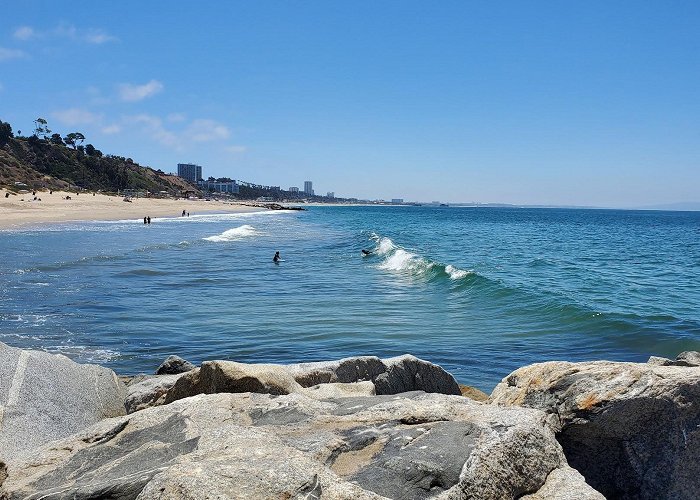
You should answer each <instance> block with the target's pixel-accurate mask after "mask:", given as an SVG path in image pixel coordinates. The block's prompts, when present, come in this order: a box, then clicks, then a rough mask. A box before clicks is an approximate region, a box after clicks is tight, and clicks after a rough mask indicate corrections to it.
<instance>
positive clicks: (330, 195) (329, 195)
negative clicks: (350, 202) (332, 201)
mask: <svg viewBox="0 0 700 500" xmlns="http://www.w3.org/2000/svg"><path fill="white" fill-rule="evenodd" d="M326 198H335V193H334V192H333V191H328V192H327V193H326Z"/></svg>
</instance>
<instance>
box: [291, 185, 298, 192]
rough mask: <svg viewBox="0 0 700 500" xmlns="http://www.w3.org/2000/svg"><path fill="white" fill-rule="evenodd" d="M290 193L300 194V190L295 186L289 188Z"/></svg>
mask: <svg viewBox="0 0 700 500" xmlns="http://www.w3.org/2000/svg"><path fill="white" fill-rule="evenodd" d="M289 192H290V193H298V192H299V188H298V187H295V186H292V187H290V188H289Z"/></svg>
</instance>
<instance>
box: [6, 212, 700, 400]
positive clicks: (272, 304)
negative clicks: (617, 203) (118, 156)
mask: <svg viewBox="0 0 700 500" xmlns="http://www.w3.org/2000/svg"><path fill="white" fill-rule="evenodd" d="M363 248H365V249H372V250H373V252H374V253H373V254H372V255H370V256H368V257H363V256H362V255H361V252H360V250H361V249H363ZM276 250H279V251H280V253H281V255H282V258H283V259H284V260H283V262H281V263H280V264H278V265H275V264H274V263H273V262H272V256H273V255H274V252H275V251H276ZM0 255H1V256H2V259H1V260H2V262H0V276H1V277H2V284H3V286H2V289H1V290H0V341H2V342H5V343H7V344H10V345H14V346H19V347H31V348H39V349H45V350H48V351H51V352H60V353H63V354H66V355H67V356H69V357H72V358H74V359H76V360H78V361H81V362H97V363H100V364H104V365H106V366H110V367H112V368H113V369H115V370H116V371H117V372H119V373H123V374H128V373H137V372H151V371H153V370H154V369H155V368H156V367H157V366H158V364H159V363H160V362H161V361H162V360H163V358H165V357H166V356H167V355H169V354H173V353H174V354H178V355H180V356H182V357H185V358H187V359H189V360H191V361H193V362H200V361H202V360H206V359H232V360H237V361H242V362H276V363H288V362H298V361H314V360H324V359H337V358H341V357H346V356H353V355H362V354H371V355H377V356H382V357H384V356H392V355H397V354H403V353H406V352H408V353H412V354H414V355H416V356H419V357H421V358H424V359H427V360H429V361H432V362H435V363H438V364H440V365H442V366H443V367H445V368H446V369H447V370H449V371H451V372H452V373H453V374H454V375H455V376H456V377H457V378H458V380H459V381H460V382H463V383H468V384H471V385H475V386H477V387H479V388H482V389H484V390H490V389H491V388H492V387H493V386H494V385H495V384H496V383H497V382H498V381H499V380H500V379H501V378H503V377H505V376H506V375H507V374H508V373H509V372H510V371H512V370H514V369H515V368H517V367H519V366H522V365H525V364H528V363H533V362H539V361H545V360H552V359H560V360H587V359H611V360H631V361H645V360H646V359H647V357H648V356H649V355H652V354H653V355H662V356H675V355H676V354H677V353H678V352H680V351H683V350H690V349H692V350H700V213H698V212H652V211H615V210H563V209H562V210H559V209H510V208H459V207H311V208H310V209H309V210H308V211H306V212H264V213H255V214H239V215H199V216H193V217H190V218H171V219H154V221H153V223H152V224H151V225H150V226H144V225H143V223H142V222H141V221H116V222H89V223H87V222H86V223H71V224H60V225H52V226H43V227H41V228H35V229H26V230H21V231H3V232H0Z"/></svg>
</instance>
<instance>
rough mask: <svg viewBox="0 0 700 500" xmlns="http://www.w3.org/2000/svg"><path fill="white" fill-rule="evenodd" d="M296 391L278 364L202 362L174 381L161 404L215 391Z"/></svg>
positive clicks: (289, 378)
mask: <svg viewBox="0 0 700 500" xmlns="http://www.w3.org/2000/svg"><path fill="white" fill-rule="evenodd" d="M300 391H301V386H300V385H299V384H298V383H297V382H296V381H295V380H294V378H293V377H292V376H291V375H290V374H289V372H288V371H287V370H285V368H284V367H283V366H280V365H272V364H246V363H236V362H234V361H205V362H204V363H202V366H201V367H200V368H196V369H194V370H192V371H189V372H187V373H185V374H184V375H182V376H181V377H180V378H179V379H178V380H177V381H176V382H175V384H174V385H173V387H172V388H171V389H170V390H169V391H168V393H167V394H166V396H165V403H172V402H173V401H177V400H178V399H182V398H188V397H190V396H195V395H197V394H215V393H218V392H258V393H264V394H275V395H283V394H291V393H293V392H300Z"/></svg>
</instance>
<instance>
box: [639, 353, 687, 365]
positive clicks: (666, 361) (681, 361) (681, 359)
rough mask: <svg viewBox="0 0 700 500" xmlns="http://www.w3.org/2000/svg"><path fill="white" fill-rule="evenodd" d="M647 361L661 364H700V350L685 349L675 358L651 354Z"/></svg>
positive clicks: (652, 363)
mask: <svg viewBox="0 0 700 500" xmlns="http://www.w3.org/2000/svg"><path fill="white" fill-rule="evenodd" d="M647 363H649V364H650V365H659V366H700V352H698V351H685V352H682V353H680V354H679V355H678V356H676V359H675V360H674V359H668V358H660V357H658V356H651V357H650V358H649V361H647Z"/></svg>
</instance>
